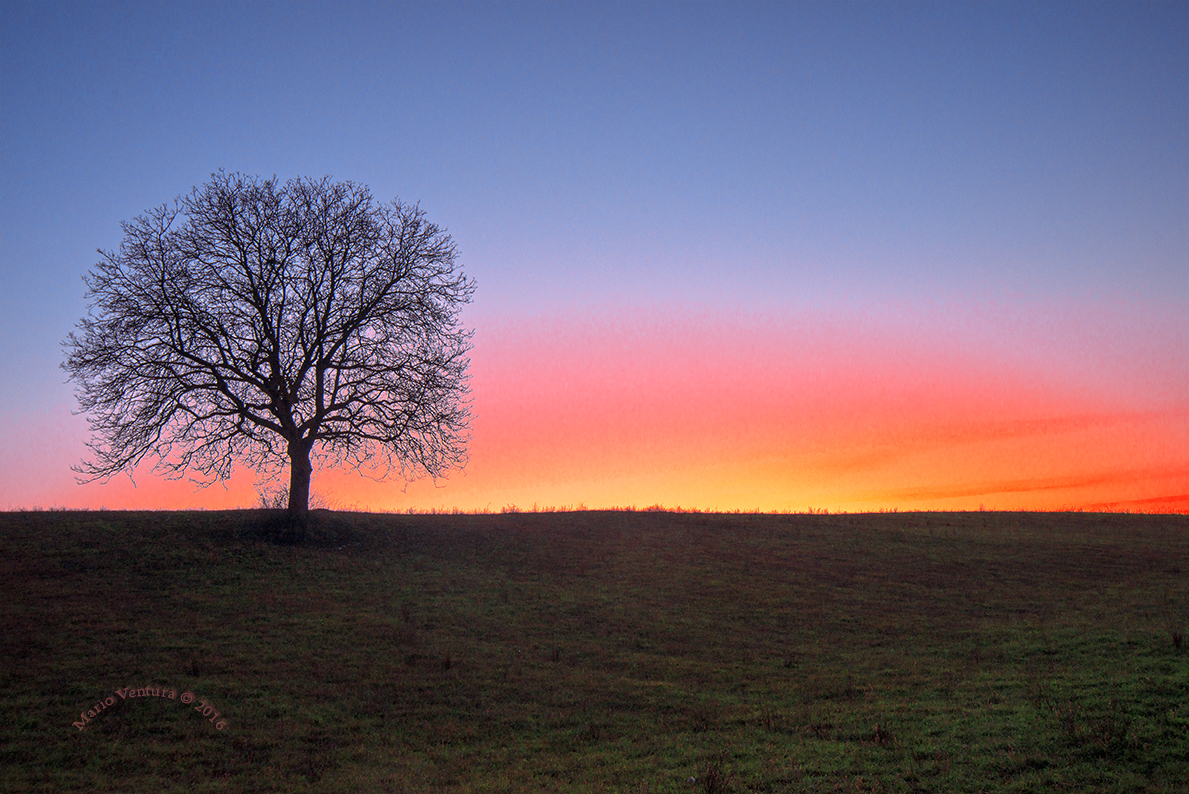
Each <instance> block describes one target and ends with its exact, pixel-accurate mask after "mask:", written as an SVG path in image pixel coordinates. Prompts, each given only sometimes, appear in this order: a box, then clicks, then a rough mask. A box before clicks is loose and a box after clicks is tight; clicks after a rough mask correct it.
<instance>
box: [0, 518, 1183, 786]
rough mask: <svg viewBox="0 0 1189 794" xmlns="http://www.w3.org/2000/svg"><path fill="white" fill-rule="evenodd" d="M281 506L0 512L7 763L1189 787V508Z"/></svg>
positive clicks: (91, 775)
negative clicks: (208, 707)
mask: <svg viewBox="0 0 1189 794" xmlns="http://www.w3.org/2000/svg"><path fill="white" fill-rule="evenodd" d="M264 523H266V519H265V518H264V516H263V515H262V514H259V513H254V512H233V513H119V512H111V513H107V512H93V513H9V514H2V515H0V575H2V576H3V581H4V582H5V594H6V597H5V598H4V599H2V603H0V643H2V646H0V660H2V661H0V665H2V666H0V708H2V711H0V714H3V717H4V719H3V720H0V788H2V789H3V790H5V791H45V792H58V791H128V792H168V791H197V792H203V791H242V792H266V791H267V792H273V791H275V792H342V791H363V792H370V791H376V792H404V791H408V792H420V791H443V792H472V791H474V792H480V791H482V792H488V791H515V792H519V791H559V792H560V791H577V792H584V791H589V792H595V791H608V792H610V791H628V792H689V791H695V792H704V791H723V792H745V791H747V792H752V791H754V792H778V791H789V792H818V791H821V792H826V791H831V792H832V791H865V792H924V791H930V792H977V791H1019V792H1027V791H1070V792H1074V791H1077V792H1089V791H1101V792H1116V791H1117V792H1124V791H1126V792H1147V791H1151V792H1158V791H1182V792H1183V791H1189V787H1187V786H1186V784H1185V782H1184V781H1187V780H1189V646H1186V645H1185V644H1183V643H1182V644H1181V646H1180V647H1176V646H1175V645H1174V641H1173V640H1174V636H1178V637H1183V634H1184V631H1185V629H1186V627H1187V626H1189V518H1186V517H1185V516H1139V515H1130V516H1129V515H1089V514H1087V515H1081V514H1008V513H973V514H945V513H927V514H880V515H861V516H851V515H838V516H824V515H813V516H752V515H726V516H723V515H703V514H674V513H655V512H650V513H645V512H638V513H633V512H607V513H604V512H584V513H548V514H509V515H487V516H388V515H383V516H381V515H365V514H350V513H347V514H318V515H317V517H316V521H315V529H314V533H313V536H312V537H311V539H310V540H309V541H308V542H307V543H305V544H302V545H293V544H286V543H282V542H278V541H276V540H269V539H267V538H266V537H265V536H264V535H263V533H262V532H261V530H260V529H259V528H260V527H261V526H262V525H263V524H264ZM152 685H156V686H163V687H165V688H167V689H172V690H175V691H176V693H177V695H178V696H179V699H176V700H170V699H168V698H152V697H146V698H138V699H131V700H127V701H124V700H122V699H121V698H120V697H119V696H118V695H115V694H114V692H115V691H116V690H117V689H123V688H124V687H128V686H133V687H145V686H152ZM184 692H191V693H193V694H194V695H195V696H196V697H197V698H199V699H201V700H205V701H208V702H210V703H212V704H213V706H214V708H216V709H217V710H218V711H219V712H220V713H221V715H222V718H223V719H226V720H227V725H226V727H225V728H224V729H223V730H219V729H217V728H216V726H215V725H214V724H212V723H211V722H210V721H209V720H208V719H206V718H204V717H203V716H202V715H201V714H200V713H198V712H197V711H195V710H194V708H193V706H194V705H197V702H196V703H195V704H190V705H185V704H182V703H181V702H180V696H181V694H182V693H184ZM107 697H114V698H115V700H116V703H115V704H114V705H112V706H111V707H109V708H107V709H106V710H104V711H102V712H99V713H98V714H97V715H96V716H95V717H94V718H93V719H92V720H91V721H90V722H89V723H88V724H87V725H86V726H85V728H84V729H82V730H79V729H78V728H76V727H74V726H73V724H72V723H73V722H75V721H79V720H80V712H81V711H85V710H87V709H89V708H91V707H92V706H93V705H94V704H95V703H97V702H98V701H100V700H102V699H104V698H107ZM691 777H692V778H694V779H695V780H694V781H693V782H690V778H691Z"/></svg>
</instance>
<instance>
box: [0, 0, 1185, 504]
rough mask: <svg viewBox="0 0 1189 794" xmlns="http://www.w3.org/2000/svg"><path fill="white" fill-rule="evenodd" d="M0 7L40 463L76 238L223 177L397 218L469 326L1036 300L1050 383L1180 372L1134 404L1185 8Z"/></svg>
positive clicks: (947, 327)
mask: <svg viewBox="0 0 1189 794" xmlns="http://www.w3.org/2000/svg"><path fill="white" fill-rule="evenodd" d="M0 14H2V22H3V24H0V66H2V72H0V77H2V83H0V174H2V176H0V191H2V194H3V195H2V199H3V200H2V202H0V257H2V259H0V273H2V274H3V283H4V289H3V291H2V293H0V313H2V318H0V334H2V336H3V340H4V343H5V344H4V348H5V352H4V353H3V355H2V358H0V375H2V376H3V377H4V379H5V382H6V383H8V384H20V386H19V387H18V388H11V387H10V388H9V389H7V390H6V396H4V397H3V398H0V400H2V401H3V405H0V408H3V409H4V410H3V414H4V416H5V419H4V420H3V421H4V422H5V423H7V424H10V425H12V426H18V425H29V424H30V423H33V424H37V423H38V422H40V423H41V424H39V425H38V426H39V427H40V426H53V427H60V428H69V429H63V430H62V431H61V432H62V434H63V437H62V438H61V440H60V444H59V446H58V447H55V449H56V450H58V451H56V452H54V453H53V454H52V455H48V453H47V455H48V457H45V459H44V460H41V459H40V458H39V459H38V460H39V461H40V462H39V463H37V465H36V466H33V465H30V466H29V467H26V468H28V469H29V470H30V471H37V472H40V471H42V469H43V467H44V468H45V470H46V471H49V470H50V469H51V468H52V469H53V470H54V471H58V470H59V469H62V470H64V469H65V467H66V466H67V465H68V463H69V462H70V460H72V459H74V457H77V455H78V454H81V439H82V436H79V429H78V428H79V425H78V420H77V419H75V420H69V419H63V420H62V422H61V423H58V424H55V422H54V421H53V420H52V419H51V418H49V417H50V416H51V413H52V412H53V411H59V412H60V411H62V410H63V409H65V410H67V411H68V410H69V408H70V406H71V404H72V398H71V392H70V388H69V387H68V386H64V385H63V384H62V382H61V381H62V373H61V372H60V371H59V370H58V369H57V364H58V362H59V361H60V360H61V353H60V348H59V343H60V342H61V340H62V339H63V338H64V337H65V335H66V333H68V332H69V331H70V329H71V327H72V325H73V323H74V322H75V321H76V320H77V319H78V317H79V316H81V314H82V313H83V312H84V310H85V305H84V300H83V285H82V282H81V280H80V276H81V275H82V274H83V273H84V272H86V270H87V269H88V268H89V267H90V266H91V265H93V264H94V262H95V261H96V259H97V256H96V254H95V253H94V251H95V249H96V248H105V249H106V248H114V247H116V246H117V245H118V244H119V241H120V237H121V234H120V228H119V224H120V222H121V221H124V220H128V219H130V218H132V217H133V216H135V215H137V214H138V213H140V212H142V211H144V210H145V209H147V208H149V207H152V206H155V205H159V204H161V203H163V202H166V201H170V200H172V198H173V197H175V196H177V195H178V194H180V193H184V192H188V190H189V189H190V188H191V187H192V186H194V185H197V184H200V183H202V182H203V181H205V180H206V179H207V178H208V177H209V175H210V173H211V172H212V171H215V170H217V169H220V168H222V169H225V170H227V171H243V172H247V173H252V174H260V175H264V176H270V175H273V174H276V175H277V176H279V177H281V178H282V179H286V178H289V177H292V176H296V175H317V176H320V175H323V174H328V175H331V176H333V177H335V178H337V179H350V180H354V181H357V182H362V183H365V184H368V185H369V186H370V187H371V189H372V191H373V193H374V194H375V195H376V197H377V198H378V199H381V200H388V199H391V198H392V197H394V196H399V197H400V198H401V199H402V200H405V201H411V202H419V203H420V204H421V206H422V207H423V208H424V209H425V210H426V211H427V213H428V214H429V217H430V218H431V220H434V221H436V222H438V223H440V224H441V225H443V226H445V227H447V228H448V229H449V231H450V232H451V234H452V235H453V236H454V238H455V240H456V241H457V242H458V244H459V246H460V248H461V250H462V252H463V259H462V261H463V263H464V265H465V267H466V269H467V271H468V272H469V273H470V274H471V275H472V276H474V277H475V278H476V280H477V282H478V284H479V292H478V294H477V298H476V301H475V303H474V305H473V306H472V307H471V309H470V310H469V312H468V316H469V317H471V318H473V321H474V322H476V323H477V324H481V323H483V322H487V321H493V318H494V320H498V321H499V322H515V321H517V318H531V317H537V316H540V315H565V314H566V313H567V312H587V313H591V314H592V315H593V316H598V315H599V313H600V312H605V311H612V310H615V309H617V307H628V308H630V309H631V310H632V311H636V312H641V313H644V314H656V313H658V312H660V313H663V311H671V310H672V311H677V312H678V313H679V314H680V313H681V312H682V311H684V309H683V308H682V307H696V310H697V311H703V310H710V311H716V312H721V313H722V314H724V315H726V316H730V317H741V316H747V315H749V314H750V313H760V314H764V315H765V316H777V317H779V316H783V315H786V314H787V315H795V314H796V313H797V312H800V311H804V310H805V309H807V308H810V307H812V308H814V309H815V310H822V309H829V308H830V307H834V308H836V309H837V310H838V311H841V312H858V313H859V314H862V315H864V316H866V315H868V314H873V315H877V316H895V317H899V316H905V315H911V314H912V312H914V311H917V309H919V307H922V306H925V307H929V306H942V307H943V308H942V309H940V310H938V311H939V312H940V314H941V315H943V316H945V317H946V318H947V319H946V320H945V322H942V323H941V324H940V325H930V326H929V327H928V329H926V330H925V331H924V332H923V334H924V335H925V336H930V335H934V334H945V333H956V332H955V331H954V330H953V329H955V328H961V327H964V324H965V322H966V321H965V320H964V319H963V317H964V316H965V312H966V311H967V309H966V308H963V309H953V308H952V307H953V306H960V307H969V306H971V305H972V304H978V305H982V304H981V303H980V302H987V303H988V304H994V305H998V306H1001V307H1004V306H1005V307H1007V308H1006V309H1004V311H1003V312H1001V314H1002V315H1003V316H1004V317H1008V316H1013V312H1014V313H1016V314H1018V312H1017V311H1016V309H1013V308H1011V307H1013V306H1024V307H1031V308H1026V309H1024V310H1022V311H1024V312H1025V314H1026V315H1027V316H1028V317H1030V318H1031V319H1030V322H1031V323H1032V324H1033V325H1036V324H1039V325H1041V326H1043V325H1044V323H1045V322H1046V320H1044V316H1045V315H1047V313H1048V310H1047V309H1046V308H1045V307H1046V306H1052V307H1055V308H1054V309H1053V311H1054V316H1055V317H1056V316H1061V317H1064V316H1066V315H1069V314H1070V313H1071V312H1072V313H1073V314H1076V315H1077V316H1078V317H1081V318H1082V319H1079V320H1077V321H1076V322H1074V321H1066V320H1054V321H1053V322H1054V323H1055V326H1054V334H1055V335H1056V336H1059V337H1061V336H1063V338H1066V337H1067V338H1070V339H1071V340H1073V341H1071V342H1070V343H1069V345H1067V346H1066V347H1064V348H1061V349H1059V350H1056V351H1054V352H1053V353H1052V356H1053V359H1054V361H1053V362H1052V363H1053V364H1054V366H1055V365H1056V362H1057V361H1058V360H1068V358H1069V356H1070V355H1071V354H1072V353H1071V351H1073V350H1074V349H1077V350H1081V351H1082V352H1081V353H1078V355H1084V356H1085V357H1087V358H1088V359H1089V365H1090V366H1091V368H1095V367H1097V370H1096V371H1105V372H1108V373H1109V372H1114V371H1116V370H1115V369H1112V366H1113V365H1110V366H1108V365H1106V364H1102V362H1103V361H1106V360H1108V359H1109V361H1111V362H1113V361H1115V360H1116V359H1120V358H1127V357H1129V356H1132V355H1133V353H1134V351H1135V350H1138V349H1144V348H1149V347H1151V345H1152V343H1153V339H1155V343H1156V346H1157V347H1159V348H1160V349H1162V350H1164V349H1168V350H1171V351H1172V353H1171V354H1170V355H1171V356H1172V360H1169V359H1168V356H1165V357H1164V361H1163V366H1164V367H1166V368H1171V370H1172V374H1170V375H1168V379H1166V380H1164V381H1160V383H1161V384H1162V385H1160V386H1157V387H1153V388H1158V389H1165V390H1166V391H1167V390H1169V389H1173V387H1177V386H1179V384H1181V383H1183V382H1184V381H1185V380H1186V379H1189V374H1187V371H1189V361H1187V360H1186V359H1187V358H1189V354H1187V353H1185V352H1184V348H1179V354H1178V344H1179V342H1180V340H1183V339H1185V338H1186V321H1185V320H1184V318H1183V316H1182V314H1181V310H1183V309H1184V308H1185V307H1186V305H1187V304H1189V266H1187V264H1186V263H1187V261H1189V5H1186V4H1185V3H1159V2H1145V3H1081V2H1079V3H960V4H954V3H872V2H869V3H843V2H831V3H780V4H775V3H759V4H752V3H709V4H706V3H478V4H459V3H432V4H430V3H415V4H388V3H384V4H368V3H347V4H329V3H266V2H253V3H169V2H166V3H104V2H89V3H70V2H52V3H51V2H39V3H22V2H9V1H8V0H5V2H4V3H3V5H0ZM1108 305H1109V306H1114V307H1116V308H1115V309H1112V310H1111V311H1112V315H1111V316H1112V317H1114V318H1115V320H1114V321H1113V322H1116V326H1117V327H1119V328H1123V329H1126V328H1134V327H1136V326H1137V325H1142V326H1144V328H1146V329H1147V330H1145V331H1144V332H1143V334H1140V335H1137V336H1135V338H1134V339H1132V340H1131V342H1130V343H1128V342H1127V340H1124V341H1123V342H1120V343H1118V344H1120V345H1121V346H1122V347H1121V349H1122V350H1123V352H1119V351H1118V350H1115V349H1114V348H1112V351H1113V352H1110V351H1107V350H1106V347H1109V345H1106V347H1104V346H1102V345H1100V346H1099V347H1094V348H1093V349H1091V350H1090V351H1089V352H1086V350H1085V345H1084V344H1083V343H1082V342H1080V341H1078V340H1079V339H1082V337H1083V336H1084V334H1087V333H1090V327H1091V326H1094V325H1095V323H1096V320H1095V319H1094V317H1096V316H1097V315H1096V314H1095V311H1096V310H1092V309H1085V307H1086V306H1108ZM946 306H950V307H951V308H950V309H946V308H944V307H946ZM658 307H667V308H665V309H663V310H662V309H660V308H658ZM673 307H678V308H677V309H673ZM1118 307H1130V308H1122V309H1120V308H1118ZM924 311H925V313H926V314H929V312H932V311H933V310H932V309H927V310H924ZM1079 312H1080V314H1079ZM930 316H933V315H930ZM1087 318H1088V319H1087ZM908 322H912V321H911V320H910V321H908ZM1004 322H1007V321H1006V320H1004ZM1062 323H1065V324H1064V325H1062ZM1071 323H1072V324H1071ZM1058 326H1059V327H1058ZM1116 326H1110V327H1111V328H1114V327H1116ZM990 336H991V337H994V333H992V334H990ZM1033 336H1034V337H1036V338H1045V337H1044V335H1043V334H1039V336H1038V335H1036V334H1034V335H1033ZM1116 341H1117V340H1116ZM1020 344H1021V345H1022V344H1024V343H1020ZM1105 344H1106V343H1104V345H1105ZM1111 344H1115V343H1114V342H1112V343H1111ZM1129 345H1130V346H1129ZM1017 352H1018V351H1017ZM1021 355H1022V353H1021ZM1108 363H1109V362H1108ZM492 377H497V376H495V375H492ZM509 377H511V376H510V375H509ZM1170 384H1171V386H1170ZM1174 390H1175V389H1174ZM559 399H560V398H559ZM47 412H51V413H47ZM1182 421H1183V420H1182ZM71 422H74V424H71ZM1178 427H1181V425H1178ZM84 436H85V434H84ZM70 450H74V451H73V452H71V451H70ZM3 454H4V455H5V456H6V457H7V460H6V461H5V463H6V464H7V465H5V466H4V468H5V469H8V470H13V469H16V468H22V467H21V465H19V461H20V460H23V457H22V456H24V455H25V454H26V453H25V451H23V450H18V449H13V448H11V447H10V448H9V449H8V450H6V451H5V452H4V453H3ZM71 455H73V456H74V457H71ZM67 474H68V472H67ZM31 476H32V475H31ZM36 476H39V477H40V476H41V475H36ZM55 476H56V475H55ZM68 481H69V478H68V477H66V478H65V479H63V480H62V482H68ZM26 487H27V483H26V484H22V483H15V484H10V485H9V486H8V489H7V490H5V491H4V493H3V494H0V507H3V506H4V505H5V503H8V504H13V505H17V504H21V503H22V499H23V498H24V497H23V496H22V491H21V489H22V488H26ZM55 487H58V486H55ZM61 488H63V489H65V488H66V486H61ZM62 493H63V494H64V495H63V496H62V497H61V498H62V500H64V501H65V500H68V499H69V498H73V497H72V496H71V494H73V493H74V492H73V491H69V490H62ZM42 498H46V499H48V498H51V497H42Z"/></svg>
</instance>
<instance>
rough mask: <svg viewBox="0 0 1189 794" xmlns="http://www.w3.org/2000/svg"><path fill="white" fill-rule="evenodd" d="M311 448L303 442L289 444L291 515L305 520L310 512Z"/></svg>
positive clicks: (312, 468)
mask: <svg viewBox="0 0 1189 794" xmlns="http://www.w3.org/2000/svg"><path fill="white" fill-rule="evenodd" d="M313 471H314V467H313V466H312V465H311V464H310V448H309V446H308V445H307V444H306V443H305V442H304V441H301V440H298V441H290V442H289V515H290V516H291V517H293V518H296V519H300V520H302V521H304V520H305V518H306V516H307V515H309V512H310V474H311V473H312V472H313Z"/></svg>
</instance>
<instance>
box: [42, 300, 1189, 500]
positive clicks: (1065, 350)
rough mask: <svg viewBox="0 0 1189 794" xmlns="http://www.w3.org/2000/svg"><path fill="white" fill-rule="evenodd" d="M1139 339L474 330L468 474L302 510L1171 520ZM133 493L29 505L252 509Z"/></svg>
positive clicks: (622, 322) (369, 486) (1155, 359)
mask: <svg viewBox="0 0 1189 794" xmlns="http://www.w3.org/2000/svg"><path fill="white" fill-rule="evenodd" d="M1159 308H1160V311H1155V312H1151V313H1149V314H1148V315H1147V316H1153V317H1170V316H1175V315H1174V314H1171V313H1170V312H1169V311H1168V309H1167V307H1159ZM1137 316H1145V313H1144V312H1143V311H1139V310H1137V308H1136V307H1134V306H1129V307H1124V308H1119V307H1115V308H1111V307H1109V306H1106V305H1097V306H1095V305H1089V304H1087V305H1080V306H1077V305H1073V304H1071V303H1068V302H1067V303H1066V304H1064V305H1061V306H1056V305H1050V306H1047V307H1043V306H1038V305H1037V304H1036V303H1035V302H1033V303H1031V304H1029V305H1023V304H1022V303H1019V302H1017V303H1013V304H1008V303H1003V304H999V305H989V304H982V305H979V304H974V303H964V304H960V303H951V304H937V305H933V306H929V307H924V308H922V307H921V306H917V307H915V308H911V307H891V308H889V307H886V306H885V307H880V308H875V307H871V308H867V309H859V308H853V307H852V308H849V309H840V308H835V309H831V310H818V311H804V310H802V311H797V312H792V311H790V312H786V313H783V314H776V313H769V314H767V315H757V314H754V313H752V314H744V313H739V312H736V313H725V312H721V311H717V312H716V311H710V310H697V309H690V308H688V307H685V308H683V307H655V306H654V307H636V308H632V309H627V308H620V309H616V310H605V311H589V310H588V311H575V312H572V313H569V314H563V313H556V314H551V315H547V316H538V317H536V318H529V319H524V318H520V319H505V320H500V319H499V318H487V319H479V320H476V321H475V322H474V324H475V326H476V328H477V334H476V340H475V350H474V351H473V355H472V370H473V401H474V402H473V412H474V422H473V440H472V443H471V446H470V462H469V463H468V465H467V467H466V469H465V471H463V472H459V473H455V474H453V475H452V476H451V477H450V478H449V480H447V481H443V482H440V483H439V484H438V485H437V486H436V487H435V485H434V484H433V483H432V482H429V481H419V482H415V483H413V484H411V485H409V486H408V488H407V489H405V488H403V483H401V482H400V481H399V480H397V481H388V482H383V483H377V482H374V481H372V480H368V479H365V478H362V477H360V476H359V475H357V474H354V473H352V472H343V471H320V472H318V473H317V474H316V475H315V481H314V490H315V492H317V493H320V494H322V495H323V497H324V498H325V499H326V500H327V501H328V502H329V503H330V504H331V505H334V506H340V507H358V508H366V509H373V510H406V509H409V508H413V509H418V510H427V509H452V508H459V509H463V510H484V509H488V510H499V509H502V508H504V507H506V506H509V505H516V506H518V507H520V508H521V509H529V508H531V507H533V506H534V505H536V506H537V507H579V506H583V505H584V506H586V507H589V508H600V507H618V506H629V505H635V506H637V507H645V506H648V505H653V504H661V505H664V506H667V507H684V508H697V509H703V510H735V509H741V510H752V509H758V510H763V511H772V510H791V511H804V510H808V509H809V508H814V509H822V508H825V509H828V510H831V511H836V510H848V511H867V510H880V509H891V508H896V509H901V510H914V509H923V510H942V509H959V510H962V509H978V508H979V507H980V506H981V507H985V508H987V509H1002V510H1014V509H1027V510H1061V509H1107V510H1127V509H1130V510H1151V511H1170V510H1171V511H1189V389H1187V388H1186V386H1189V372H1187V371H1186V369H1187V368H1186V366H1185V365H1184V363H1183V362H1182V360H1181V359H1183V356H1181V354H1180V350H1182V349H1184V348H1182V347H1179V346H1180V345H1181V344H1183V342H1184V340H1182V339H1180V338H1179V336H1178V333H1176V329H1175V328H1171V329H1170V328H1169V327H1168V323H1167V322H1165V324H1164V325H1161V324H1160V322H1157V321H1152V323H1150V324H1147V325H1145V324H1144V323H1137V322H1136V321H1135V319H1134V318H1135V317H1137ZM1178 357H1179V358H1178ZM59 460H60V458H59ZM137 481H138V487H137V488H135V489H133V488H132V487H131V486H130V485H129V483H128V480H127V478H118V479H116V480H113V481H112V482H111V483H109V484H108V485H106V486H100V485H88V486H84V487H78V486H69V490H63V489H62V487H61V486H60V485H59V486H56V487H55V489H54V490H55V492H54V493H45V494H43V495H42V496H40V497H39V499H37V500H35V502H36V503H38V504H41V505H43V506H49V505H52V504H55V503H61V504H66V505H71V506H82V505H86V506H90V507H99V506H101V505H102V506H107V507H111V508H114V507H145V508H149V507H181V506H206V507H211V508H215V507H234V506H250V505H252V504H253V503H254V502H255V501H256V494H255V487H254V486H255V477H254V475H253V474H252V473H251V472H247V473H243V474H241V475H240V476H238V477H236V478H235V480H233V481H232V482H231V483H230V484H229V487H228V488H227V489H224V488H223V487H222V486H220V485H215V486H212V487H211V488H208V489H206V490H197V491H196V490H195V489H194V487H193V486H192V485H190V484H189V483H187V482H184V481H183V482H178V483H166V482H162V481H161V480H160V479H159V478H157V477H155V476H153V475H151V474H149V473H147V472H145V473H142V474H139V475H138V477H137ZM27 504H28V503H27Z"/></svg>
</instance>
